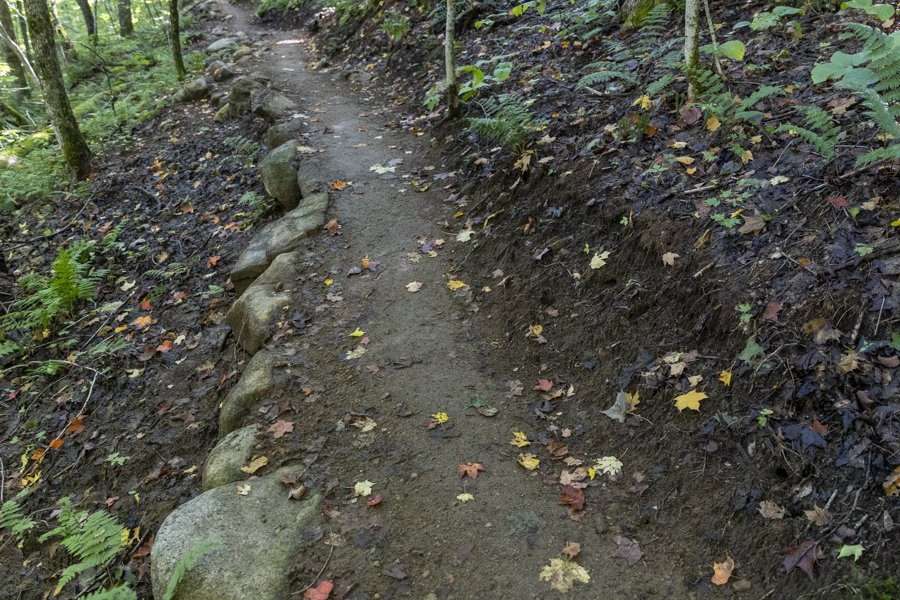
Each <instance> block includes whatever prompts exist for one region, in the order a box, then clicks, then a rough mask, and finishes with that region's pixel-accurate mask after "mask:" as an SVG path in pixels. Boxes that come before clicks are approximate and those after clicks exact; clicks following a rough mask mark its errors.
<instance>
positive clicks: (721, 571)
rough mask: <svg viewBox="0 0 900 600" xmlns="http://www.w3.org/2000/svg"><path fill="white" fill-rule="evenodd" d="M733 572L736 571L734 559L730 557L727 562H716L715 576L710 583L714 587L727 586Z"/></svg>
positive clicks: (714, 564)
mask: <svg viewBox="0 0 900 600" xmlns="http://www.w3.org/2000/svg"><path fill="white" fill-rule="evenodd" d="M732 571H734V559H733V558H731V557H730V556H729V557H727V558H726V559H725V562H720V563H718V562H714V563H713V576H712V578H710V581H711V582H712V583H713V585H725V584H726V583H728V580H729V579H731V572H732Z"/></svg>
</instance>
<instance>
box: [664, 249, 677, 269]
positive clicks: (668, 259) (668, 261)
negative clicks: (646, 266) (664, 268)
mask: <svg viewBox="0 0 900 600" xmlns="http://www.w3.org/2000/svg"><path fill="white" fill-rule="evenodd" d="M677 258H681V257H680V256H679V255H678V254H675V253H674V252H666V253H665V254H663V255H662V261H663V264H664V265H668V266H670V267H674V266H675V259H677Z"/></svg>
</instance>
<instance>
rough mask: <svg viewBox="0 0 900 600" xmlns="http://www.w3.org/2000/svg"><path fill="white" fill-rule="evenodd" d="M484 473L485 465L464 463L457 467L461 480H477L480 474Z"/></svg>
mask: <svg viewBox="0 0 900 600" xmlns="http://www.w3.org/2000/svg"><path fill="white" fill-rule="evenodd" d="M481 471H484V465H483V464H481V463H471V462H470V463H462V464H459V465H457V466H456V472H457V473H459V476H460V478H463V479H464V478H466V477H468V478H469V479H477V478H478V474H479V473H480V472H481Z"/></svg>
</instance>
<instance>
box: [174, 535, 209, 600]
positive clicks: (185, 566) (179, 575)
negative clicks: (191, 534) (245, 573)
mask: <svg viewBox="0 0 900 600" xmlns="http://www.w3.org/2000/svg"><path fill="white" fill-rule="evenodd" d="M218 547H219V544H218V543H217V542H203V543H200V544H196V545H194V546H192V547H191V549H190V550H188V551H187V552H186V553H185V555H184V556H182V557H181V559H179V560H178V562H177V563H175V568H174V569H172V575H171V576H170V577H169V582H168V583H167V584H166V591H165V594H163V598H162V600H173V598H175V590H177V589H178V584H179V583H181V580H182V579H184V576H185V575H186V574H187V572H188V571H190V570H191V569H193V568H194V566H196V564H197V563H198V562H200V559H201V558H203V557H204V556H206V555H207V554H209V553H210V552H212V551H213V550H216V549H218Z"/></svg>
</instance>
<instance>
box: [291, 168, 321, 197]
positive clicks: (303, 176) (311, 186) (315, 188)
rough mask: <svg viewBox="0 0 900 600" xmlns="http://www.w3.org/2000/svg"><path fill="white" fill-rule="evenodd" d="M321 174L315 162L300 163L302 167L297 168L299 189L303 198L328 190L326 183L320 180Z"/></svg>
mask: <svg viewBox="0 0 900 600" xmlns="http://www.w3.org/2000/svg"><path fill="white" fill-rule="evenodd" d="M321 172H322V171H321V169H319V167H318V166H317V165H316V163H315V161H305V160H304V161H300V166H299V167H297V187H299V188H300V195H301V196H302V197H304V198H305V197H306V196H309V195H312V194H316V193H319V192H324V191H325V190H326V189H327V188H326V187H325V182H323V181H321V180H320V179H319V175H320V174H321Z"/></svg>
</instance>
